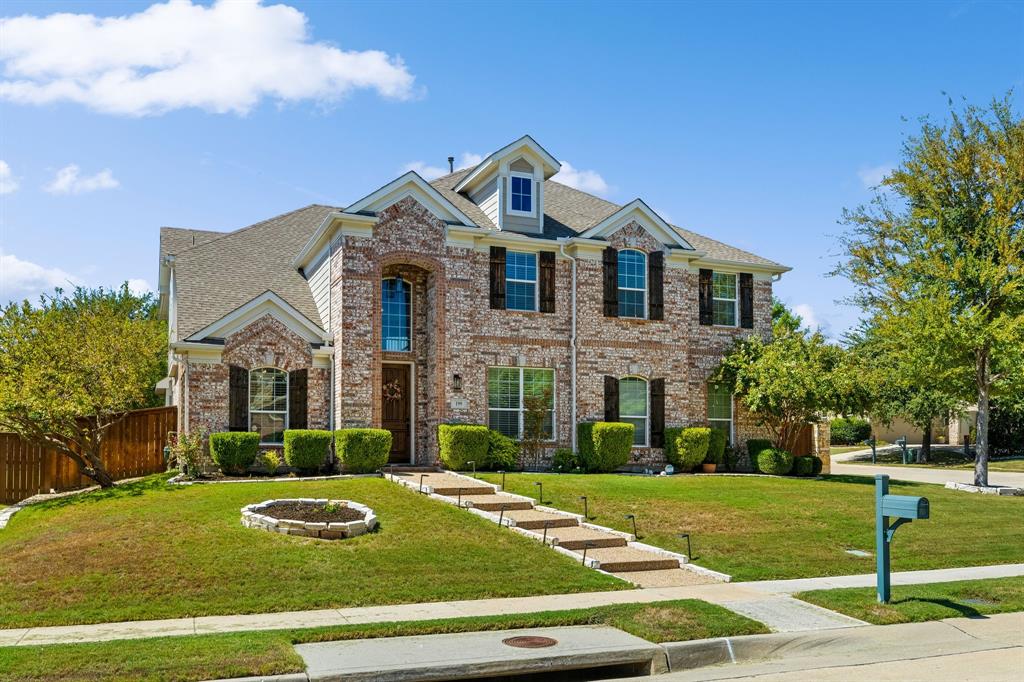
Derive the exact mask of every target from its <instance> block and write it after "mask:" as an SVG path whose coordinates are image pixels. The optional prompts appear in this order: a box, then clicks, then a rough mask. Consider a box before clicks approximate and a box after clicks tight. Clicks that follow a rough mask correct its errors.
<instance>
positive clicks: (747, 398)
mask: <svg viewBox="0 0 1024 682" xmlns="http://www.w3.org/2000/svg"><path fill="white" fill-rule="evenodd" d="M712 381H717V382H723V383H725V384H726V385H727V386H729V387H730V388H731V389H732V392H733V393H734V394H735V395H736V397H737V398H738V399H739V401H740V402H741V403H742V404H743V406H744V407H745V408H746V409H747V410H749V411H750V412H751V414H753V415H754V417H756V418H757V420H758V421H759V422H760V424H761V425H762V426H764V427H765V429H767V431H768V433H769V434H770V435H771V438H772V443H773V444H774V445H775V447H777V448H779V449H782V450H786V451H787V452H792V451H793V449H794V448H795V447H796V443H797V439H798V438H799V435H800V431H801V429H803V427H804V426H805V425H807V424H814V423H817V422H818V421H820V420H821V419H822V418H823V417H824V416H826V415H828V414H853V413H860V412H862V411H863V410H864V408H865V407H866V406H867V402H868V393H867V391H866V389H865V387H864V386H863V384H862V383H861V381H860V376H859V374H858V373H857V372H856V371H855V369H854V368H853V366H852V363H851V359H850V357H849V354H848V353H847V351H845V350H844V349H843V348H842V347H840V346H838V345H835V344H831V343H828V342H827V341H826V339H825V337H824V336H823V335H822V334H821V333H820V332H810V331H807V330H801V329H796V330H787V329H785V328H783V327H781V326H780V325H776V329H775V335H774V338H773V339H772V340H771V341H765V340H764V339H762V338H761V337H760V336H756V335H754V336H749V337H747V338H745V339H738V340H737V341H736V342H735V344H734V345H733V348H732V350H731V351H730V352H729V354H728V355H727V356H726V357H725V358H724V360H723V361H722V364H721V365H720V366H719V368H718V370H717V371H716V373H715V375H714V376H713V377H712Z"/></svg>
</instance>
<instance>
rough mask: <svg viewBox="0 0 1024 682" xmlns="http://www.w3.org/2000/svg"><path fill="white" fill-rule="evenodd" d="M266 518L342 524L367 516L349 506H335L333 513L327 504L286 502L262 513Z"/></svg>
mask: <svg viewBox="0 0 1024 682" xmlns="http://www.w3.org/2000/svg"><path fill="white" fill-rule="evenodd" d="M260 513H261V514H263V515H264V516H269V517H271V518H273V519H289V520H292V521H311V522H313V523H332V522H334V523H342V522H346V521H359V520H360V519H362V518H364V517H365V516H366V514H365V513H363V512H361V511H359V510H358V509H353V508H352V507H349V506H348V505H342V506H337V505H336V506H335V507H334V508H333V509H332V510H331V511H328V510H327V505H325V504H310V503H308V502H285V503H284V504H275V505H273V506H270V507H267V508H266V509H264V510H262V511H260Z"/></svg>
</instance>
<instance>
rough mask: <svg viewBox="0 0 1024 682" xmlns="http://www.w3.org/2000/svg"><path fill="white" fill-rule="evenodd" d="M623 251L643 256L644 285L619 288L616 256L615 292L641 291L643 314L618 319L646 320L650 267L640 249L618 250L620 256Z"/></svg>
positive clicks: (648, 302)
mask: <svg viewBox="0 0 1024 682" xmlns="http://www.w3.org/2000/svg"><path fill="white" fill-rule="evenodd" d="M625 251H635V252H636V253H639V254H640V255H641V256H643V258H644V278H643V279H644V285H643V287H640V288H637V287H620V286H619V282H618V279H619V275H618V255H616V256H615V265H616V268H615V269H616V275H615V280H616V281H615V291H616V292H618V291H642V292H644V314H643V316H642V317H634V316H633V315H619V317H625V318H626V319H627V320H646V319H647V318H648V316H649V312H648V306H649V304H650V296H649V295H648V293H647V279H648V276H647V268H648V267H650V264H649V261H650V259H649V258H648V257H647V254H646V253H644V252H643V251H641V250H640V249H619V253H620V254H621V253H623V252H625ZM638 378H641V377H638Z"/></svg>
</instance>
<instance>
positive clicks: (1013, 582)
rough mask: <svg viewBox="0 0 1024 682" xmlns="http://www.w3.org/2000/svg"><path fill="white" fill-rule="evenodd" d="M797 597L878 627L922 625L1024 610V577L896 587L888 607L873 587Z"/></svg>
mask: <svg viewBox="0 0 1024 682" xmlns="http://www.w3.org/2000/svg"><path fill="white" fill-rule="evenodd" d="M796 597H797V598H798V599H803V600H804V601H809V602H811V603H812V604H817V605H818V606H824V607H825V608H826V609H832V610H833V611H839V612H840V613H845V614H846V615H848V616H853V617H854V618H858V619H860V620H864V621H867V622H869V623H875V624H877V625H889V624H891V623H919V622H921V621H926V620H941V619H943V618H959V617H967V618H977V617H979V616H984V615H988V614H992V613H1006V612H1009V611H1024V578H996V579H992V580H962V581H960V582H953V583H932V584H928V585H894V586H893V588H892V599H891V600H890V601H889V603H888V604H879V603H878V601H877V599H878V598H877V594H876V592H875V588H873V587H867V588H860V587H857V588H851V589H843V590H815V591H813V592H802V593H800V594H797V595H796Z"/></svg>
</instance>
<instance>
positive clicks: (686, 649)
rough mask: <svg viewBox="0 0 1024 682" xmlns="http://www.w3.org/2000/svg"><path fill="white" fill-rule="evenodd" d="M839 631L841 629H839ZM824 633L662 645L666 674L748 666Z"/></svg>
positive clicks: (771, 635)
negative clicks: (811, 636)
mask: <svg viewBox="0 0 1024 682" xmlns="http://www.w3.org/2000/svg"><path fill="white" fill-rule="evenodd" d="M840 629H842V628H840ZM821 632H828V630H803V631H799V632H774V633H770V634H764V635H741V636H739V637H716V638H714V639H695V640H691V641H689V642H665V643H663V644H661V647H662V648H663V649H664V650H665V657H666V658H667V659H668V665H669V670H672V671H680V670H692V669H695V668H706V667H708V666H712V665H721V664H723V663H734V664H739V663H750V662H753V661H763V660H765V659H767V658H771V657H772V656H771V655H772V654H774V653H776V652H778V651H779V650H780V649H782V648H784V647H786V646H787V645H790V644H793V643H794V642H798V641H800V640H804V639H807V638H808V635H812V634H817V633H821Z"/></svg>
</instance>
